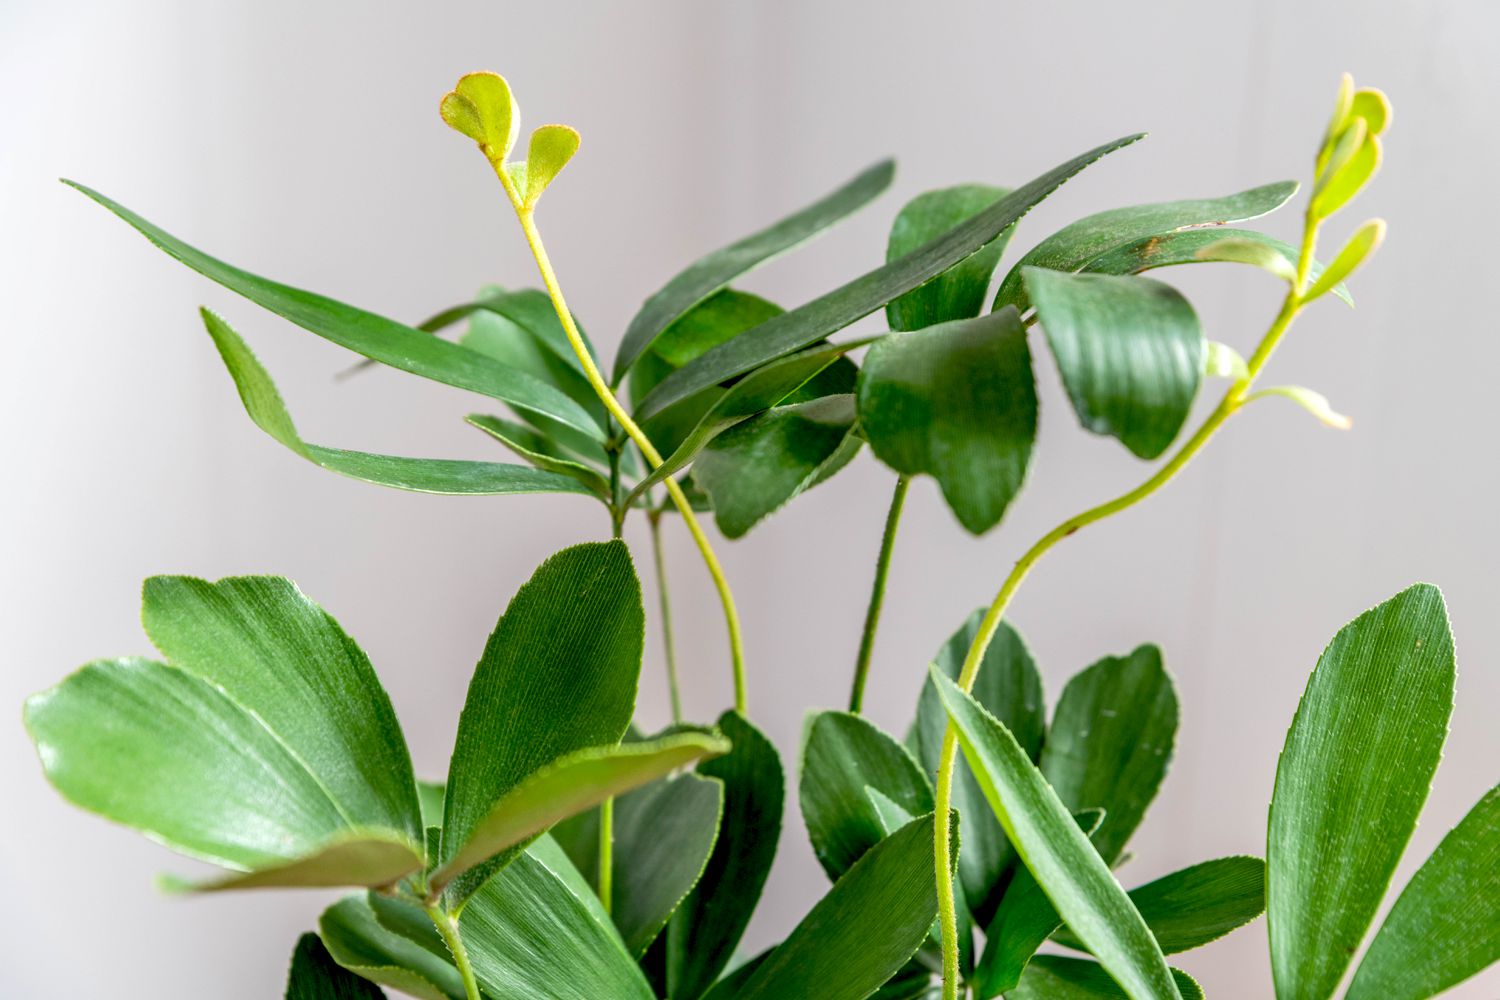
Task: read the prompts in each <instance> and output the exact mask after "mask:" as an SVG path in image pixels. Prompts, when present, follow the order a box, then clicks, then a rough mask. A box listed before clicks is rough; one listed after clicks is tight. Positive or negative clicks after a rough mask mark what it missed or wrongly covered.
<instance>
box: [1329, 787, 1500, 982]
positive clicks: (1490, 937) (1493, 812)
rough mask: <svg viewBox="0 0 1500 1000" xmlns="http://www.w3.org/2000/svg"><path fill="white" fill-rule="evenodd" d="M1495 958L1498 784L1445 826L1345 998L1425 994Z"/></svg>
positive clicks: (1499, 932)
mask: <svg viewBox="0 0 1500 1000" xmlns="http://www.w3.org/2000/svg"><path fill="white" fill-rule="evenodd" d="M1496 961H1500V786H1496V787H1494V788H1491V789H1490V790H1489V791H1488V792H1486V793H1485V794H1484V796H1483V797H1482V798H1481V799H1480V800H1479V801H1478V802H1477V803H1475V805H1474V808H1473V809H1470V810H1469V813H1468V815H1466V816H1465V817H1464V818H1463V819H1462V820H1460V821H1459V823H1458V825H1457V826H1455V827H1454V828H1453V829H1452V830H1450V831H1448V835H1447V836H1446V837H1444V838H1443V842H1442V843H1440V844H1438V846H1437V850H1435V851H1433V852H1432V855H1431V856H1430V857H1429V858H1428V859H1427V860H1426V861H1425V862H1424V863H1423V865H1422V867H1421V868H1418V869H1417V873H1416V875H1414V876H1412V880H1411V881H1410V882H1409V883H1407V886H1406V888H1405V889H1404V890H1403V891H1402V893H1401V895H1400V896H1398V897H1397V898H1396V905H1395V906H1393V907H1392V908H1391V912H1390V913H1389V914H1388V915H1387V916H1386V918H1385V923H1384V924H1382V925H1381V927H1380V930H1379V932H1377V933H1376V935H1375V940H1374V941H1372V942H1371V943H1370V950H1369V951H1368V952H1366V953H1365V957H1364V960H1363V961H1361V962H1360V965H1359V970H1358V971H1357V972H1355V974H1354V982H1353V983H1352V984H1350V986H1349V994H1348V997H1349V1000H1425V998H1426V997H1430V996H1436V995H1437V994H1439V993H1441V992H1443V991H1444V990H1446V989H1448V988H1449V987H1451V986H1454V985H1456V984H1458V983H1460V982H1462V981H1463V980H1465V979H1467V978H1469V977H1470V976H1472V975H1474V974H1476V973H1477V972H1479V971H1480V970H1481V969H1485V968H1487V967H1488V966H1490V965H1492V964H1493V963H1495V962H1496Z"/></svg>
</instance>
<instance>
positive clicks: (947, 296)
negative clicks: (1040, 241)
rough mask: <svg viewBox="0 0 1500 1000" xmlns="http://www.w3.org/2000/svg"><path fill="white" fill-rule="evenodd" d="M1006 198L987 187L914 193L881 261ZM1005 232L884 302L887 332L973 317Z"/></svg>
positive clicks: (1006, 235) (898, 255) (1008, 232)
mask: <svg viewBox="0 0 1500 1000" xmlns="http://www.w3.org/2000/svg"><path fill="white" fill-rule="evenodd" d="M1007 194H1010V191H1009V190H1008V189H1006V188H998V187H991V186H990V185H988V184H960V185H958V186H956V187H950V188H940V189H939V190H936V191H927V192H925V193H923V194H919V195H917V196H916V197H915V198H913V199H912V200H911V201H909V202H907V203H906V204H905V205H904V206H903V207H902V209H901V211H900V213H898V214H897V216H896V221H895V222H894V223H892V224H891V236H890V240H889V241H888V242H887V243H886V250H885V259H886V261H887V262H889V261H893V260H897V259H899V258H901V257H904V256H906V255H907V254H909V253H911V252H912V251H913V250H915V249H917V248H918V247H920V246H922V245H923V244H924V243H926V242H928V241H929V240H932V239H935V238H937V237H938V236H941V235H942V234H943V233H946V232H947V231H948V230H950V229H952V228H953V227H954V226H957V225H959V224H960V223H962V222H965V221H967V220H968V219H971V218H973V217H974V216H975V215H978V214H979V213H980V212H982V211H984V210H985V209H986V208H989V207H990V206H991V205H993V204H994V203H995V202H997V201H999V200H1000V199H1001V198H1003V197H1005V196H1006V195H1007ZM1013 232H1015V230H1014V229H1013V228H1012V229H1007V230H1006V231H1005V232H1003V233H1001V234H1000V235H999V236H997V237H995V239H994V240H993V241H991V242H990V243H988V244H987V245H986V246H985V247H984V248H983V249H981V250H980V251H979V252H978V253H976V254H974V255H973V256H972V257H969V258H967V259H966V260H961V261H959V262H958V263H957V264H954V265H953V266H952V267H950V268H949V269H948V270H946V271H944V272H943V273H942V274H940V275H938V276H937V277H936V278H933V279H932V280H931V281H929V282H927V284H925V285H922V286H921V287H919V288H914V289H912V290H911V291H909V292H907V293H906V294H905V295H903V296H901V297H900V298H898V299H895V300H893V301H891V302H889V303H887V304H886V307H885V315H886V321H887V322H888V323H890V326H891V329H892V330H920V329H922V328H923V327H928V326H932V325H934V324H936V323H947V322H949V321H951V320H955V319H968V318H969V317H971V316H978V315H979V314H980V313H981V312H982V311H983V310H984V300H985V296H986V295H987V294H988V293H989V290H990V281H991V279H992V278H993V277H994V275H995V266H996V265H997V264H999V263H1000V255H1001V254H1002V253H1004V252H1005V244H1006V243H1008V242H1010V235H1011V233H1013Z"/></svg>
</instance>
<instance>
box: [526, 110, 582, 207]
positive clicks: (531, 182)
mask: <svg viewBox="0 0 1500 1000" xmlns="http://www.w3.org/2000/svg"><path fill="white" fill-rule="evenodd" d="M576 152H578V132H577V131H576V130H575V129H572V128H569V127H568V126H567V125H543V126H541V127H540V128H538V129H536V130H535V131H534V132H532V133H531V145H530V146H529V147H528V148H527V150H526V186H525V188H524V190H525V192H526V202H525V203H526V207H527V208H534V207H535V206H536V203H537V201H538V199H540V198H541V197H542V192H543V191H545V190H547V187H548V186H549V185H550V184H551V183H552V182H553V181H554V180H556V179H557V175H558V174H560V173H562V168H563V167H565V166H567V165H568V161H569V160H571V159H572V158H573V154H574V153H576Z"/></svg>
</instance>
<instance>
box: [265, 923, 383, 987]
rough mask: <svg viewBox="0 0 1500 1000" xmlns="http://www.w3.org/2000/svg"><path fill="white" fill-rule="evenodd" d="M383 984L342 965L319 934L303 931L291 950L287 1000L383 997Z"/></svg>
mask: <svg viewBox="0 0 1500 1000" xmlns="http://www.w3.org/2000/svg"><path fill="white" fill-rule="evenodd" d="M384 998H385V994H384V993H382V992H381V991H380V987H378V986H376V985H375V984H374V983H372V982H369V981H367V980H364V979H361V978H360V977H359V976H356V975H355V974H354V973H352V972H350V971H348V970H347V969H345V968H343V967H342V966H340V965H339V964H338V963H337V962H335V961H334V960H333V958H332V957H331V956H330V955H329V954H328V949H326V948H324V947H323V942H322V941H320V940H318V936H317V935H316V934H304V935H302V937H300V938H299V939H298V940H297V949H296V951H294V952H292V968H291V970H290V971H289V972H288V973H287V980H286V1000H384Z"/></svg>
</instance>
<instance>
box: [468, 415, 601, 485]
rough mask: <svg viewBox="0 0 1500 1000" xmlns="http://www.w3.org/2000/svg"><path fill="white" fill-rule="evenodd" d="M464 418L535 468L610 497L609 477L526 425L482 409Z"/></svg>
mask: <svg viewBox="0 0 1500 1000" xmlns="http://www.w3.org/2000/svg"><path fill="white" fill-rule="evenodd" d="M464 422H465V423H467V424H469V425H470V426H472V427H477V428H479V429H480V430H482V431H484V432H485V433H486V434H488V435H489V436H490V437H492V438H494V439H495V440H496V441H499V442H500V443H501V444H503V445H504V446H505V447H507V448H509V449H510V450H511V452H512V453H514V454H516V455H519V456H520V457H521V458H524V459H526V461H528V462H530V463H531V464H532V465H534V466H536V467H537V468H538V469H542V470H544V471H546V472H551V473H555V474H557V475H559V476H567V477H568V478H569V479H573V480H576V481H577V482H578V483H579V484H581V485H582V486H583V487H585V489H586V490H587V491H588V492H589V493H592V494H593V495H594V496H597V497H599V498H600V499H602V500H605V501H606V502H607V501H608V500H609V480H608V479H606V478H605V477H604V476H603V475H601V474H600V473H599V471H598V470H597V469H593V468H591V467H589V466H587V465H584V464H583V463H582V462H575V461H574V460H573V459H571V458H569V457H568V456H567V455H566V454H564V453H563V451H562V449H561V448H559V447H557V446H556V445H555V444H553V443H552V442H551V441H548V440H547V439H546V438H545V437H544V436H542V435H541V434H539V433H538V432H536V431H534V430H532V429H531V428H529V427H523V426H521V425H520V424H517V423H514V422H512V421H509V420H505V419H503V418H501V417H496V416H491V415H489V414H484V413H471V414H469V415H468V416H467V417H465V418H464Z"/></svg>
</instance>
